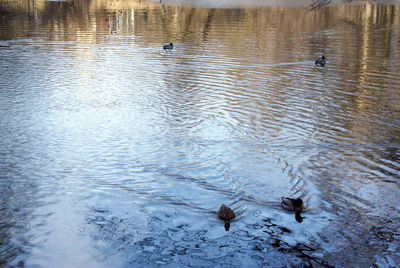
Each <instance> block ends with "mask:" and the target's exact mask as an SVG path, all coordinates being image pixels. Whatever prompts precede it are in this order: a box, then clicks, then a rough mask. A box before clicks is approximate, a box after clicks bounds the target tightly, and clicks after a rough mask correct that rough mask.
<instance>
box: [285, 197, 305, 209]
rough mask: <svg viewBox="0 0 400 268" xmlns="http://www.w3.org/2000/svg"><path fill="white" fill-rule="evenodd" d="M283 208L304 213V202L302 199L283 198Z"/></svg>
mask: <svg viewBox="0 0 400 268" xmlns="http://www.w3.org/2000/svg"><path fill="white" fill-rule="evenodd" d="M281 205H282V207H283V208H284V209H287V210H290V211H302V210H303V209H304V205H303V200H301V199H300V198H297V199H295V198H289V197H282V203H281Z"/></svg>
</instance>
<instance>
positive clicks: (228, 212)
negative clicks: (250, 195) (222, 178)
mask: <svg viewBox="0 0 400 268" xmlns="http://www.w3.org/2000/svg"><path fill="white" fill-rule="evenodd" d="M218 218H220V219H221V220H224V221H225V231H229V228H230V226H231V225H230V220H232V219H234V218H235V212H233V210H232V209H231V208H230V207H228V206H227V205H225V204H222V205H221V207H220V208H219V210H218Z"/></svg>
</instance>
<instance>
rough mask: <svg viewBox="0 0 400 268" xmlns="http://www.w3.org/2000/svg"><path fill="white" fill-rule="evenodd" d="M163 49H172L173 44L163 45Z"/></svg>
mask: <svg viewBox="0 0 400 268" xmlns="http://www.w3.org/2000/svg"><path fill="white" fill-rule="evenodd" d="M163 48H164V49H173V48H174V44H172V43H169V44H166V45H164V46H163Z"/></svg>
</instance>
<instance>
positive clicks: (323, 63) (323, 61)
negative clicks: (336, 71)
mask: <svg viewBox="0 0 400 268" xmlns="http://www.w3.org/2000/svg"><path fill="white" fill-rule="evenodd" d="M325 63H326V60H325V56H322V57H321V58H320V59H317V60H316V61H315V65H317V66H320V67H324V66H325Z"/></svg>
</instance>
